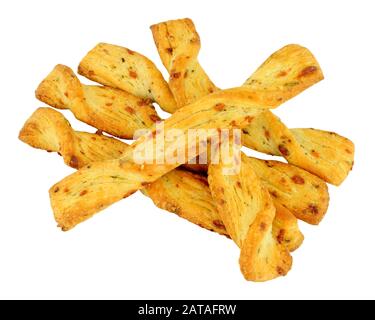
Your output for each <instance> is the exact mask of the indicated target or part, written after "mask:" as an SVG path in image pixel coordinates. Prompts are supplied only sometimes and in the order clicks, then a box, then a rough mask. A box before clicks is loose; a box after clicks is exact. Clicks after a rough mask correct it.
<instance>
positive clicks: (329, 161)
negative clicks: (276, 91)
mask: <svg viewBox="0 0 375 320" xmlns="http://www.w3.org/2000/svg"><path fill="white" fill-rule="evenodd" d="M243 132H244V134H243V136H242V139H243V144H244V145H245V146H247V147H249V148H252V149H254V150H257V151H260V152H264V153H268V154H272V155H277V156H282V157H284V158H285V159H286V160H287V161H288V162H289V163H291V164H294V165H296V166H298V167H300V168H303V169H305V170H307V171H309V172H311V173H313V174H315V175H317V176H318V177H320V178H322V179H324V180H325V181H327V182H329V183H332V184H334V185H340V184H341V183H342V182H343V181H344V179H345V178H346V177H347V175H348V174H349V172H350V170H351V169H352V167H353V158H354V144H353V143H352V142H351V141H350V140H349V139H347V138H344V137H342V136H340V135H338V134H336V133H333V132H327V131H322V130H316V129H288V128H287V127H286V126H285V125H284V124H283V123H282V122H281V121H280V120H279V119H278V118H277V117H276V116H275V115H273V114H272V113H271V112H264V113H262V114H261V115H259V116H257V117H256V119H254V121H252V123H251V124H250V125H249V126H248V127H247V128H245V129H244V130H243Z"/></svg>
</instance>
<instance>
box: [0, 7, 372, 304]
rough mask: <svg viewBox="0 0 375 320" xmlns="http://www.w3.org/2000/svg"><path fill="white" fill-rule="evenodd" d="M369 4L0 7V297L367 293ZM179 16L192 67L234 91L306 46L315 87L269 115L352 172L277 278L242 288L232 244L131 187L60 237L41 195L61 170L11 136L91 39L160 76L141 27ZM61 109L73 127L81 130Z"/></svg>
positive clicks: (369, 261) (369, 265) (307, 229)
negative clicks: (336, 148) (318, 143)
mask: <svg viewBox="0 0 375 320" xmlns="http://www.w3.org/2000/svg"><path fill="white" fill-rule="evenodd" d="M373 3H374V2H373V1H316V0H315V1H311V2H309V1H286V0H283V1H273V2H270V1H235V0H230V1H221V2H220V1H217V0H216V1H203V0H199V1H193V0H189V1H142V0H135V1H109V0H106V1H67V0H65V1H60V2H57V1H36V0H34V1H8V2H5V1H1V4H0V30H1V43H0V57H1V59H0V70H1V76H0V82H1V86H0V88H1V100H0V101H1V111H0V112H1V129H2V130H1V143H2V145H1V151H0V154H1V156H0V161H1V166H0V169H1V184H0V188H1V207H0V208H1V209H0V298H115V299H117V298H124V299H136V298H155V299H173V298H175V299H178V298H195V299H203V298H205V299H211V298H212V299H214V298H215V299H218V298H223V299H231V298H239V299H261V298H287V299H288V298H322V299H325V298H375V294H374V285H375V258H374V236H373V235H374V224H375V209H374V199H375V190H374V181H375V176H374V166H373V163H374V158H375V152H374V149H375V145H374V136H375V133H374V132H375V128H374V109H375V105H374V87H375V81H374V80H375V68H374V60H375V50H374V30H375V23H374V12H375V10H374V7H373V5H372V4H373ZM183 17H190V18H192V19H193V20H194V22H195V24H196V27H197V30H198V32H199V33H200V36H201V41H202V49H201V53H200V62H201V64H202V66H203V67H204V68H205V70H206V71H207V73H208V74H209V75H210V76H211V78H212V80H213V81H214V82H215V83H216V84H217V85H218V86H219V87H221V88H226V87H233V86H237V85H240V84H241V83H242V82H243V81H244V80H245V79H246V78H247V77H248V76H249V75H250V74H251V73H252V72H253V71H254V70H255V69H256V68H257V67H258V66H259V64H260V63H261V62H263V60H264V59H266V58H267V57H268V56H269V55H270V54H271V53H273V52H274V51H275V50H277V49H279V48H280V47H282V46H284V45H286V44H288V43H298V44H301V45H304V46H306V47H308V48H309V49H310V50H311V51H312V52H313V53H314V54H315V56H316V57H317V59H318V61H319V62H320V64H321V67H322V69H323V71H324V73H325V80H324V81H322V82H320V83H319V84H317V85H315V86H314V87H313V88H311V89H309V90H307V91H306V92H304V93H303V94H301V95H300V96H298V97H296V98H295V99H293V100H292V101H289V102H287V103H285V104H284V105H283V106H281V107H280V108H279V109H278V110H277V111H276V114H278V115H279V116H280V117H281V118H282V119H283V121H284V122H285V123H286V124H287V125H288V126H289V127H315V128H319V129H326V130H330V131H336V132H338V133H340V134H342V135H344V136H347V137H349V138H350V139H352V140H353V141H354V142H355V144H356V157H355V167H354V171H353V172H352V173H351V174H350V175H349V177H348V179H347V180H346V181H345V182H344V184H343V185H342V186H341V187H339V188H336V187H331V188H330V194H331V204H330V207H329V211H328V214H327V216H326V218H325V220H324V221H323V222H322V223H321V225H320V226H318V227H312V226H309V225H306V224H304V223H300V225H301V229H302V230H303V232H304V234H305V242H304V244H303V245H302V247H301V248H300V249H299V250H298V251H297V252H296V253H294V254H293V257H294V265H293V268H292V270H291V272H290V273H289V274H288V275H287V276H286V277H285V278H279V279H277V280H274V281H271V282H267V283H260V284H259V283H258V284H255V283H251V282H246V281H245V280H244V279H243V277H242V275H241V273H240V270H239V267H238V257H239V250H238V249H237V248H236V246H235V245H234V244H233V243H232V242H231V241H229V240H227V239H226V238H224V237H220V236H217V235H216V234H213V233H210V232H206V231H205V230H203V229H201V228H198V227H196V226H194V225H193V224H190V223H188V222H186V221H184V220H182V219H180V218H178V217H176V216H174V215H173V214H170V213H167V212H164V211H161V210H159V209H157V208H156V207H155V206H154V205H153V204H152V202H151V200H149V199H147V198H145V197H143V196H142V195H141V194H140V193H137V194H135V195H133V196H131V197H129V198H128V199H126V200H123V201H121V202H120V203H117V204H115V205H113V206H112V207H110V208H108V209H107V210H105V211H104V212H102V213H100V214H99V215H97V216H95V217H94V218H93V219H91V220H90V221H87V222H85V223H83V224H82V225H80V226H78V227H77V228H75V229H74V230H72V231H70V232H67V233H63V232H61V231H60V230H59V229H58V228H57V227H56V223H55V221H54V219H53V215H52V212H51V209H50V205H49V197H48V189H49V187H50V186H51V185H52V184H54V183H55V182H57V181H59V180H60V179H62V178H63V177H64V176H66V175H67V174H69V173H71V172H73V170H72V169H70V168H68V167H66V166H64V165H63V163H62V160H61V158H60V157H58V156H57V155H56V154H47V153H46V152H43V151H39V150H35V149H32V148H30V147H29V146H27V145H25V144H23V143H21V142H20V141H18V139H17V136H18V131H19V130H20V128H21V127H22V125H23V123H24V121H25V120H26V119H27V117H29V116H30V115H31V113H32V112H33V111H34V110H35V109H36V108H37V107H39V106H42V103H41V102H38V101H37V100H36V99H35V98H34V90H35V88H36V86H37V85H38V84H39V82H40V81H41V80H42V79H43V78H44V77H45V76H46V75H47V73H48V72H49V71H50V70H52V68H53V67H54V65H55V64H57V63H63V64H66V65H68V66H71V67H72V68H73V69H76V67H77V65H78V63H79V61H80V59H81V58H82V57H83V56H84V54H85V53H86V52H87V51H88V50H90V49H91V48H92V47H93V46H94V45H95V44H96V43H98V42H101V41H105V42H109V43H114V44H119V45H123V46H126V47H129V48H131V49H133V50H136V51H139V52H141V53H143V54H145V55H147V56H148V57H150V58H151V59H152V60H153V61H155V63H156V64H157V65H158V66H159V68H160V69H161V70H162V71H163V72H164V74H165V70H164V68H163V67H162V64H161V62H160V60H159V58H158V54H157V51H156V49H155V47H154V44H153V40H152V36H151V33H150V30H149V26H150V25H151V24H153V23H158V22H161V21H164V20H167V19H176V18H183ZM65 115H66V116H67V118H68V119H69V120H71V122H72V124H73V126H74V127H75V128H77V129H81V130H88V131H91V132H93V131H94V129H93V128H89V127H88V126H85V125H83V124H82V123H79V122H78V121H76V120H74V118H73V117H72V115H71V114H70V113H69V112H65Z"/></svg>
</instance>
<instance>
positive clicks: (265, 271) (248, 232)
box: [208, 154, 292, 281]
mask: <svg viewBox="0 0 375 320" xmlns="http://www.w3.org/2000/svg"><path fill="white" fill-rule="evenodd" d="M224 168H225V165H223V164H222V163H220V164H218V165H213V164H211V165H210V166H209V169H208V181H209V185H210V189H211V193H212V197H213V199H214V200H215V203H216V205H217V209H218V212H219V215H220V217H221V219H222V220H223V222H224V225H225V227H226V229H227V231H228V233H229V235H230V237H231V238H232V239H233V240H234V241H235V242H236V244H237V245H238V246H239V247H240V248H241V255H240V267H241V271H242V273H243V275H244V277H245V278H246V279H247V280H252V281H266V280H271V279H274V278H276V277H278V276H281V275H286V274H287V272H288V271H289V270H290V268H291V266H292V257H291V256H290V254H289V251H288V249H287V248H286V247H285V246H283V245H282V244H280V243H278V241H277V239H276V237H275V236H274V234H273V232H272V226H273V221H274V218H275V214H276V209H275V206H274V204H273V201H272V198H271V196H270V194H269V193H268V191H267V188H266V187H265V186H264V185H263V184H262V183H261V181H260V179H259V178H258V176H257V174H256V173H255V172H254V170H253V169H252V165H251V164H250V163H249V162H248V161H247V158H246V156H245V155H244V154H242V162H241V169H240V173H238V174H236V175H225V174H223V172H224V171H223V169H224Z"/></svg>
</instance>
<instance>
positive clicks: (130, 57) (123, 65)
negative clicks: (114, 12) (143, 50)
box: [78, 43, 177, 112]
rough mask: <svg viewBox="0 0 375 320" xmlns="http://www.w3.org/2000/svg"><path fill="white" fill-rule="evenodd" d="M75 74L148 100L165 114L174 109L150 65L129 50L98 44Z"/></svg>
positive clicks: (152, 64) (162, 81)
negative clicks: (154, 103)
mask: <svg viewBox="0 0 375 320" xmlns="http://www.w3.org/2000/svg"><path fill="white" fill-rule="evenodd" d="M78 73H79V74H80V75H82V76H85V77H86V78H88V79H90V80H93V81H96V82H98V83H101V84H103V85H106V86H110V87H114V88H118V89H122V90H124V91H127V92H129V93H131V94H133V95H135V96H137V97H140V98H143V99H151V101H155V102H157V103H158V105H159V106H160V107H161V108H162V109H163V110H165V111H167V112H174V111H175V110H176V108H177V106H176V101H175V100H174V98H173V95H172V93H171V91H170V89H169V87H168V83H167V82H166V81H165V80H164V78H163V76H162V74H161V73H160V71H159V70H158V69H157V68H156V66H155V65H154V63H153V62H152V61H151V60H149V59H148V58H146V57H145V56H143V55H141V54H140V53H138V52H135V51H132V50H130V49H127V48H123V47H120V46H115V45H112V44H107V43H99V44H98V45H97V46H95V48H93V49H92V50H91V51H90V52H89V53H88V54H87V55H86V56H85V57H84V58H83V59H82V61H81V63H80V64H79V67H78Z"/></svg>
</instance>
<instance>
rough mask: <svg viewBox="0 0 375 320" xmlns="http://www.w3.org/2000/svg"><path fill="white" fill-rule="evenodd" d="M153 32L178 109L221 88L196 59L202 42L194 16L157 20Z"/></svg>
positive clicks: (152, 28)
mask: <svg viewBox="0 0 375 320" xmlns="http://www.w3.org/2000/svg"><path fill="white" fill-rule="evenodd" d="M151 31H152V35H153V37H154V41H155V44H156V47H157V49H158V52H159V56H160V58H161V61H162V62H163V64H164V66H165V68H166V69H167V71H168V73H169V75H170V78H169V87H170V88H171V91H172V93H173V96H174V98H175V100H176V102H177V106H178V107H179V108H180V107H182V106H185V105H187V104H190V103H193V102H194V101H196V100H197V99H199V98H201V97H204V96H205V95H207V94H209V93H212V92H214V91H216V90H218V88H217V87H216V86H215V85H214V84H213V82H212V81H211V80H210V78H209V77H208V76H207V74H206V73H205V72H204V70H203V68H202V67H201V66H200V64H199V62H198V60H197V59H198V53H199V50H200V46H201V44H200V39H199V35H198V33H197V31H196V29H195V26H194V23H193V21H191V19H178V20H170V21H166V22H162V23H158V24H155V25H153V26H151Z"/></svg>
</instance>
